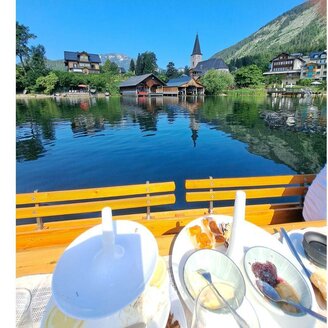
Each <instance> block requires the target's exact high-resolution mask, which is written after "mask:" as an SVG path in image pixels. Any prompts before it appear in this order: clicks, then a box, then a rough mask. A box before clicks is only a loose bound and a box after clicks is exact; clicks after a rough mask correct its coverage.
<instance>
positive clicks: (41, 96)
mask: <svg viewBox="0 0 328 328" xmlns="http://www.w3.org/2000/svg"><path fill="white" fill-rule="evenodd" d="M117 96H120V95H117ZM117 96H106V95H105V93H97V94H96V95H90V94H88V93H72V94H70V93H65V94H56V95H45V94H42V93H35V94H25V95H24V94H21V93H16V99H48V98H91V97H98V98H106V97H117Z"/></svg>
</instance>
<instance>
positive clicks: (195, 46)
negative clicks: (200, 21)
mask: <svg viewBox="0 0 328 328" xmlns="http://www.w3.org/2000/svg"><path fill="white" fill-rule="evenodd" d="M191 55H192V56H194V55H202V53H201V51H200V45H199V39H198V33H197V34H196V40H195V44H194V50H193V51H192V54H191Z"/></svg>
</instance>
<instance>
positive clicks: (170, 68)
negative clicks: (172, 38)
mask: <svg viewBox="0 0 328 328" xmlns="http://www.w3.org/2000/svg"><path fill="white" fill-rule="evenodd" d="M166 68H167V69H166V76H167V78H168V79H172V78H175V77H177V76H179V72H178V70H177V69H176V68H175V66H174V63H173V62H169V63H168V64H167V66H166Z"/></svg>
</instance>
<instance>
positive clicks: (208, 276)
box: [197, 269, 249, 328]
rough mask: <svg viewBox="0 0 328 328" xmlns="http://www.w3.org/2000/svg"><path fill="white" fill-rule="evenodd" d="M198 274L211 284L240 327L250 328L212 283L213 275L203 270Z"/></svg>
mask: <svg viewBox="0 0 328 328" xmlns="http://www.w3.org/2000/svg"><path fill="white" fill-rule="evenodd" d="M197 272H198V273H199V274H200V275H201V276H203V277H204V278H205V279H206V280H207V281H208V282H209V284H210V286H211V287H212V288H213V289H214V291H215V292H216V294H217V296H218V297H219V299H220V300H221V301H222V303H223V304H224V305H225V306H226V307H227V308H228V310H229V311H230V312H231V314H232V316H233V317H234V319H235V320H236V322H237V323H238V326H239V327H241V328H249V325H248V324H247V322H246V321H245V320H244V319H243V318H242V317H241V316H240V315H239V314H238V313H237V312H236V310H235V309H234V308H233V307H231V306H230V304H229V303H228V302H227V300H226V299H225V298H224V297H223V296H222V294H221V293H220V292H219V291H218V289H217V288H216V287H215V286H214V284H213V283H212V276H211V273H210V272H208V271H205V270H203V269H199V270H197Z"/></svg>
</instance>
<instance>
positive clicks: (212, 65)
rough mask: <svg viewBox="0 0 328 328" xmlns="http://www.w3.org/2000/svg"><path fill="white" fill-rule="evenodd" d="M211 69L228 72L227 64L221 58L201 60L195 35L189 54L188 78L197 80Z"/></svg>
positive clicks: (197, 39)
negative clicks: (192, 47)
mask: <svg viewBox="0 0 328 328" xmlns="http://www.w3.org/2000/svg"><path fill="white" fill-rule="evenodd" d="M211 69H215V70H217V71H220V72H229V68H228V66H227V64H226V63H225V62H224V61H223V60H222V59H221V58H210V59H207V60H202V53H201V51H200V44H199V38H198V33H197V34H196V40H195V44H194V49H193V51H192V54H191V61H190V76H191V77H193V78H194V79H196V80H197V79H198V78H199V77H201V76H203V75H204V74H205V73H206V72H207V71H209V70H211Z"/></svg>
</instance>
